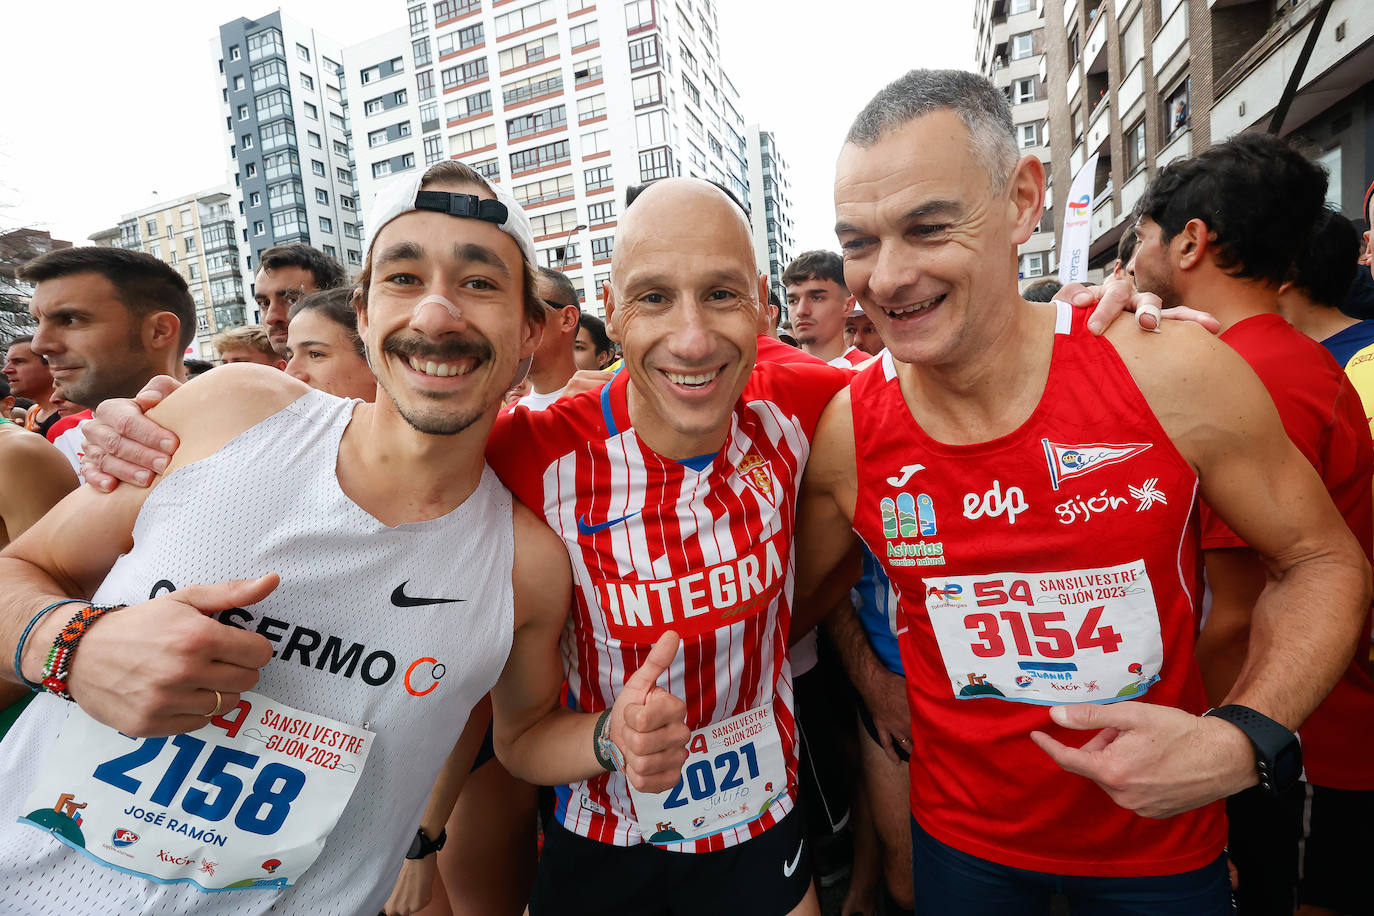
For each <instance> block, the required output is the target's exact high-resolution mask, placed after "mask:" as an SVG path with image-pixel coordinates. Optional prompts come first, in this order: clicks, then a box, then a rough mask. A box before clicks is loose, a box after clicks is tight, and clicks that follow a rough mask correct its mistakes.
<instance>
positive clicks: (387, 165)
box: [372, 159, 391, 178]
mask: <svg viewBox="0 0 1374 916" xmlns="http://www.w3.org/2000/svg"><path fill="white" fill-rule="evenodd" d="M390 174H391V160H390V159H383V160H382V161H381V162H374V163H372V177H373V178H383V177H385V176H387V175H390Z"/></svg>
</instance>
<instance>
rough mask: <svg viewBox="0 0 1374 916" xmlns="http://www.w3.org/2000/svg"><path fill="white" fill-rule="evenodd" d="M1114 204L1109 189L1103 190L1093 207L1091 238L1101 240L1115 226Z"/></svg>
mask: <svg viewBox="0 0 1374 916" xmlns="http://www.w3.org/2000/svg"><path fill="white" fill-rule="evenodd" d="M1116 219H1117V214H1116V203H1115V202H1114V201H1113V200H1112V193H1111V188H1103V194H1102V199H1101V200H1099V201H1098V202H1097V203H1096V205H1094V206H1093V225H1092V238H1093V240H1094V241H1096V240H1097V239H1099V238H1101V237H1102V236H1103V235H1105V234H1106V233H1107V232H1108V231H1110V230H1111V228H1112V227H1113V226H1115V225H1116Z"/></svg>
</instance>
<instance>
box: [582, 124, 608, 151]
mask: <svg viewBox="0 0 1374 916" xmlns="http://www.w3.org/2000/svg"><path fill="white" fill-rule="evenodd" d="M610 149H611V132H610V131H609V130H594V131H592V132H591V133H589V134H583V135H582V155H583V156H584V157H585V156H593V155H596V154H597V153H605V152H609V151H610Z"/></svg>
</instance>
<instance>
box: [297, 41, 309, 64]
mask: <svg viewBox="0 0 1374 916" xmlns="http://www.w3.org/2000/svg"><path fill="white" fill-rule="evenodd" d="M296 56H297V57H299V58H300V59H301V60H303V61H305V62H306V63H309V62H310V49H309V48H307V47H306V46H305V45H303V44H299V43H297V45H296Z"/></svg>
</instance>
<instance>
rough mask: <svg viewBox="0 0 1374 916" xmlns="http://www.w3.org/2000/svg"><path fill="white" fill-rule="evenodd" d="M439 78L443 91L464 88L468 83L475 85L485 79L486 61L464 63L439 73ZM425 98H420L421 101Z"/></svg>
mask: <svg viewBox="0 0 1374 916" xmlns="http://www.w3.org/2000/svg"><path fill="white" fill-rule="evenodd" d="M439 77H440V79H441V80H442V82H443V84H444V91H445V92H447V91H448V90H450V89H456V88H457V87H459V86H466V85H467V84H468V83H475V82H477V81H478V80H482V79H486V77H487V59H486V58H485V57H479V58H477V59H476V60H469V61H464V62H463V63H461V64H458V65H457V66H454V67H449V68H448V69H446V70H441V71H439ZM424 98H427V96H422V97H421V100H422V101H423V99H424Z"/></svg>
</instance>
